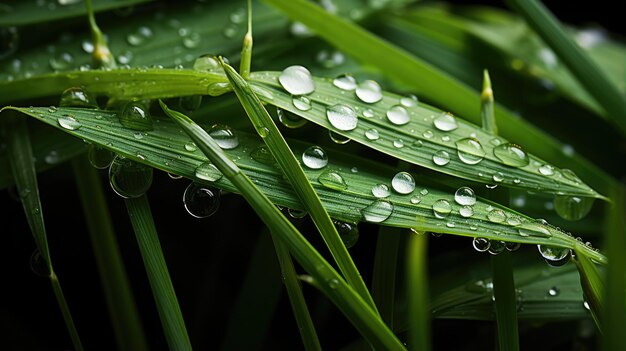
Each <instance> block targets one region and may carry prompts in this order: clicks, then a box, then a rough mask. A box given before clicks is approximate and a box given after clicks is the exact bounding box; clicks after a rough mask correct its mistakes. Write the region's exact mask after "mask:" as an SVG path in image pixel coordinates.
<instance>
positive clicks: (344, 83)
mask: <svg viewBox="0 0 626 351" xmlns="http://www.w3.org/2000/svg"><path fill="white" fill-rule="evenodd" d="M333 85H334V86H336V87H337V88H339V89H342V90H354V89H356V80H355V79H354V77H352V76H351V75H348V74H342V75H340V76H337V78H335V79H333Z"/></svg>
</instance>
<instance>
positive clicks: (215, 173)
mask: <svg viewBox="0 0 626 351" xmlns="http://www.w3.org/2000/svg"><path fill="white" fill-rule="evenodd" d="M195 174H196V178H198V179H202V180H206V181H209V182H216V181H218V180H219V179H220V178H222V173H221V172H220V171H219V170H218V169H217V167H215V165H213V164H212V163H209V162H204V163H202V164H200V165H199V166H198V167H196V170H195Z"/></svg>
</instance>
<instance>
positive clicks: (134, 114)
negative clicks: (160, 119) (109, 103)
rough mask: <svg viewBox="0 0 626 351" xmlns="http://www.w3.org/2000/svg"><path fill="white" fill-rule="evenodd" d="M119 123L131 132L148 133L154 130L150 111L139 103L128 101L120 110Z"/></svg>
mask: <svg viewBox="0 0 626 351" xmlns="http://www.w3.org/2000/svg"><path fill="white" fill-rule="evenodd" d="M119 120H120V123H121V124H122V125H123V126H124V127H126V128H130V129H133V130H140V131H149V130H152V129H154V127H153V126H152V117H151V116H150V110H149V109H148V107H147V106H146V105H144V104H143V103H142V102H140V101H129V102H128V103H126V105H124V107H123V108H122V112H121V114H120V116H119Z"/></svg>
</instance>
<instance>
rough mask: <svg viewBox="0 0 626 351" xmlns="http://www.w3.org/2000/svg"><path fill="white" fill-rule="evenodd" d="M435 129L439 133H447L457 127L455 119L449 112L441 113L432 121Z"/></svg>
mask: <svg viewBox="0 0 626 351" xmlns="http://www.w3.org/2000/svg"><path fill="white" fill-rule="evenodd" d="M433 124H434V125H435V127H436V128H437V129H439V130H441V131H444V132H449V131H452V130H455V129H457V128H458V127H459V125H458V124H457V122H456V118H454V116H453V115H451V114H450V113H449V112H443V113H441V114H440V115H439V116H437V117H435V119H434V120H433Z"/></svg>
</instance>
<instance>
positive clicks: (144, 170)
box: [109, 156, 153, 199]
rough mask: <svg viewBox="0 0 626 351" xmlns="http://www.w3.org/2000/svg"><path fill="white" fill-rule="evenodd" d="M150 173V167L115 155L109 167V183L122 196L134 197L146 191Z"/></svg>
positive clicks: (150, 183) (150, 179) (149, 181)
mask: <svg viewBox="0 0 626 351" xmlns="http://www.w3.org/2000/svg"><path fill="white" fill-rule="evenodd" d="M152 173H153V170H152V167H148V166H146V165H143V164H141V163H138V162H134V161H132V160H130V159H128V158H122V157H120V156H117V157H115V159H114V160H113V163H111V166H110V167H109V183H110V185H111V188H112V189H113V191H115V193H116V194H118V195H119V196H121V197H122V198H125V199H134V198H137V197H140V196H141V195H143V194H145V192H146V191H148V189H149V188H150V186H151V185H152Z"/></svg>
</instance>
